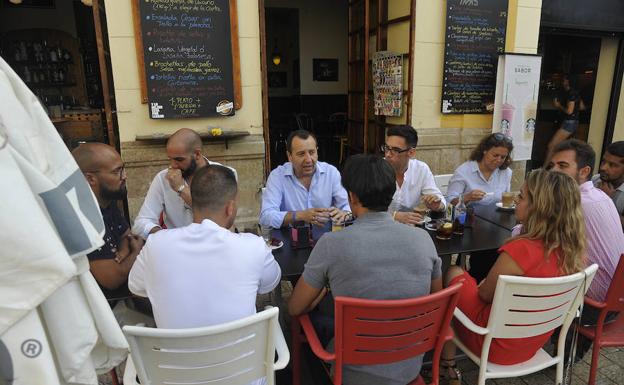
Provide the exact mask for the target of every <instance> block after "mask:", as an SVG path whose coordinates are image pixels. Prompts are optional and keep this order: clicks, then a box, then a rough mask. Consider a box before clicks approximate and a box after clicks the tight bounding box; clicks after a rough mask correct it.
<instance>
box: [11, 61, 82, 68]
mask: <svg viewBox="0 0 624 385" xmlns="http://www.w3.org/2000/svg"><path fill="white" fill-rule="evenodd" d="M11 63H12V64H13V65H15V66H28V67H64V66H66V65H68V64H74V61H73V60H69V61H32V60H27V61H15V60H13V61H11Z"/></svg>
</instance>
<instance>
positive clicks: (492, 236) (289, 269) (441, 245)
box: [271, 216, 511, 279]
mask: <svg viewBox="0 0 624 385" xmlns="http://www.w3.org/2000/svg"><path fill="white" fill-rule="evenodd" d="M330 230H331V227H330V226H325V227H316V226H313V228H312V232H313V238H314V239H319V238H320V237H321V236H322V235H323V234H324V233H326V232H328V231H330ZM425 231H427V233H429V235H430V236H431V239H432V240H433V244H434V245H435V247H436V250H437V252H438V255H439V256H440V257H441V258H442V261H443V266H447V265H448V263H449V261H450V257H451V255H453V254H459V253H470V252H475V251H482V250H496V249H498V248H499V247H500V246H501V245H502V244H503V243H504V242H505V240H506V239H508V238H509V237H510V236H511V231H510V230H509V229H506V228H504V227H501V226H498V225H496V224H494V223H491V222H489V221H487V220H485V219H482V218H480V217H478V216H474V217H473V219H472V220H471V221H470V223H468V225H467V226H466V228H465V229H464V234H463V235H455V234H453V236H452V238H451V239H448V240H441V239H438V238H437V237H436V236H435V231H431V230H425ZM271 236H272V237H274V238H277V239H279V240H281V241H283V242H284V244H283V246H282V247H280V248H279V249H276V250H273V256H274V257H275V260H276V261H277V263H278V264H279V265H280V268H281V269H282V279H296V278H297V277H298V276H300V275H301V273H302V272H303V267H304V265H305V263H306V262H307V261H308V258H309V257H310V253H311V252H312V248H311V247H308V248H301V249H294V248H292V247H291V240H290V230H289V229H288V228H282V229H274V230H273V231H272V232H271Z"/></svg>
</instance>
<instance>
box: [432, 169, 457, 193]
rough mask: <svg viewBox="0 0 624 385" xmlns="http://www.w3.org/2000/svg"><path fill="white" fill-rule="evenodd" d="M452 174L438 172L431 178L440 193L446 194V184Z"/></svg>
mask: <svg viewBox="0 0 624 385" xmlns="http://www.w3.org/2000/svg"><path fill="white" fill-rule="evenodd" d="M452 176H453V174H440V175H434V176H433V180H434V181H435V184H436V186H438V189H439V190H440V192H441V193H442V195H446V191H447V190H448V185H449V182H450V180H451V177H452Z"/></svg>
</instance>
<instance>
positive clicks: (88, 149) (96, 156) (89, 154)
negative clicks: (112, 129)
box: [72, 143, 119, 173]
mask: <svg viewBox="0 0 624 385" xmlns="http://www.w3.org/2000/svg"><path fill="white" fill-rule="evenodd" d="M72 155H73V156H74V159H75V160H76V163H78V167H80V170H81V171H82V172H83V173H84V172H92V171H95V170H99V169H100V168H102V167H103V166H106V165H108V163H109V162H110V160H111V159H116V158H117V157H119V154H118V153H117V151H115V149H114V148H113V147H111V146H109V145H108V144H104V143H83V144H81V145H80V146H78V147H76V148H75V149H74V150H73V151H72Z"/></svg>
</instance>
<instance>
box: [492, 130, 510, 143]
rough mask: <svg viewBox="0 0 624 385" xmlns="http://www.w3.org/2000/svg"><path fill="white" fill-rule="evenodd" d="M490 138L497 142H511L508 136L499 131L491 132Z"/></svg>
mask: <svg viewBox="0 0 624 385" xmlns="http://www.w3.org/2000/svg"><path fill="white" fill-rule="evenodd" d="M492 138H494V140H495V141H497V142H505V143H511V142H512V140H511V138H510V137H508V136H507V135H505V134H501V133H500V132H497V133H495V134H492Z"/></svg>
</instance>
